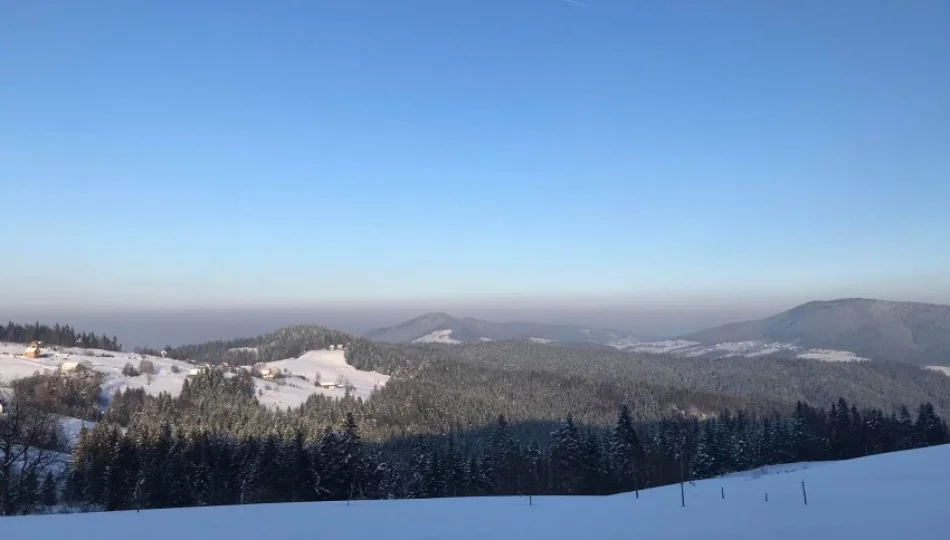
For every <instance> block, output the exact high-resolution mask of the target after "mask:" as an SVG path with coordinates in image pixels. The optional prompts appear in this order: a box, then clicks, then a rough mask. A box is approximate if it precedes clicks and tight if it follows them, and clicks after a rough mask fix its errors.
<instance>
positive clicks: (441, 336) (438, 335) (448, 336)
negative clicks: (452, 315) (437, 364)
mask: <svg viewBox="0 0 950 540" xmlns="http://www.w3.org/2000/svg"><path fill="white" fill-rule="evenodd" d="M412 343H448V344H451V345H457V344H459V343H461V341H459V340H457V339H455V338H453V337H452V330H435V331H433V332H429V333H428V334H426V335H424V336H422V337H418V338H416V339H414V340H412Z"/></svg>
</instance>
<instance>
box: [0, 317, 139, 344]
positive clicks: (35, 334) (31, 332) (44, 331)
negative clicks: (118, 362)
mask: <svg viewBox="0 0 950 540" xmlns="http://www.w3.org/2000/svg"><path fill="white" fill-rule="evenodd" d="M0 341H8V342H11V343H30V342H31V341H42V342H43V343H44V344H46V345H55V346H58V347H84V348H87V349H103V350H107V351H121V350H122V345H121V344H119V340H118V338H117V337H115V336H113V337H111V338H110V337H109V336H107V335H105V334H101V335H96V334H95V333H94V332H88V333H87V332H79V331H77V330H75V329H74V328H73V327H71V326H69V325H68V324H65V325H60V324H59V323H56V324H54V325H53V326H47V325H45V324H40V323H39V322H36V323H34V324H16V323H14V322H12V321H11V322H9V323H7V325H6V326H0Z"/></svg>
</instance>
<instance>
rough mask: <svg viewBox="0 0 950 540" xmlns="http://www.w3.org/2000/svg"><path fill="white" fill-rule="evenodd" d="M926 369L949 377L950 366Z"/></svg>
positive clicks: (928, 367)
mask: <svg viewBox="0 0 950 540" xmlns="http://www.w3.org/2000/svg"><path fill="white" fill-rule="evenodd" d="M926 369H932V370H934V371H939V372H940V373H943V374H944V375H946V376H947V377H950V366H927V368H926Z"/></svg>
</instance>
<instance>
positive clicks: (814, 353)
mask: <svg viewBox="0 0 950 540" xmlns="http://www.w3.org/2000/svg"><path fill="white" fill-rule="evenodd" d="M611 346H612V347H615V348H618V349H621V350H625V351H633V352H645V353H653V354H673V355H679V356H689V357H693V358H697V357H706V358H724V357H727V356H745V357H749V358H753V357H756V356H766V355H772V354H780V355H783V356H794V357H796V358H804V359H808V360H821V361H824V362H866V361H867V360H868V359H867V358H862V357H860V356H857V355H856V354H854V353H852V352H849V351H837V350H831V349H805V348H803V347H799V346H798V345H794V344H791V343H777V342H766V341H729V342H724V343H716V344H714V345H703V344H701V343H697V342H695V341H686V340H683V339H667V340H662V341H642V342H630V341H624V342H616V343H611Z"/></svg>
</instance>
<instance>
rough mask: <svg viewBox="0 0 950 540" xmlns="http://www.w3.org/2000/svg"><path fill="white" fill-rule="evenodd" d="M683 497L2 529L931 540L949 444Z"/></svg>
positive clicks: (378, 504)
mask: <svg viewBox="0 0 950 540" xmlns="http://www.w3.org/2000/svg"><path fill="white" fill-rule="evenodd" d="M802 482H804V484H805V488H806V490H807V498H808V504H807V505H806V504H805V502H804V498H803V494H802ZM723 494H725V498H723ZM766 495H767V497H768V498H767V500H766ZM685 499H686V507H685V508H684V507H682V506H681V504H680V487H679V486H678V485H674V486H667V487H663V488H657V489H651V490H645V491H641V492H640V497H639V498H636V497H635V496H634V495H633V494H632V493H627V494H622V495H615V496H611V497H535V498H534V499H533V501H532V503H533V504H532V505H529V499H528V498H527V497H503V498H473V499H436V500H401V501H357V502H354V503H352V504H350V505H347V503H345V502H328V503H298V504H266V505H256V506H242V507H212V508H190V509H180V510H151V511H143V512H140V513H137V512H110V513H92V514H74V515H54V516H27V517H13V518H0V530H2V532H3V533H4V536H3V537H4V539H7V538H9V539H15V540H27V539H30V540H32V539H35V538H69V539H70V540H101V539H102V538H104V537H108V536H110V535H111V534H112V533H113V532H114V531H135V536H136V538H137V539H139V540H167V539H168V538H175V539H176V540H191V539H201V540H204V539H207V538H228V539H229V540H256V539H258V538H263V537H266V538H287V539H290V538H321V539H323V540H337V539H339V540H344V539H345V540H354V539H357V540H362V539H365V540H376V539H380V538H387V539H392V540H419V539H443V538H452V539H456V540H485V539H493V540H495V539H529V540H531V539H536V540H558V539H565V540H577V539H579V538H597V539H618V540H619V539H627V538H664V539H682V540H687V539H688V540H696V539H706V538H730V539H737V540H761V539H764V538H768V539H772V540H802V539H803V538H813V539H825V538H827V539H837V540H843V539H860V540H895V539H900V538H913V539H914V540H928V539H935V540H936V539H943V538H946V537H947V526H948V523H950V521H948V518H947V513H946V511H947V501H948V500H950V445H944V446H937V447H931V448H925V449H921V450H912V451H907V452H899V453H893V454H886V455H879V456H873V457H869V458H863V459H856V460H851V461H842V462H834V463H820V464H800V465H786V466H777V467H771V468H769V469H768V470H762V471H750V472H748V473H743V474H739V475H734V476H729V477H726V478H716V479H712V480H703V481H699V482H696V483H695V485H690V484H687V485H686V486H685Z"/></svg>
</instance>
